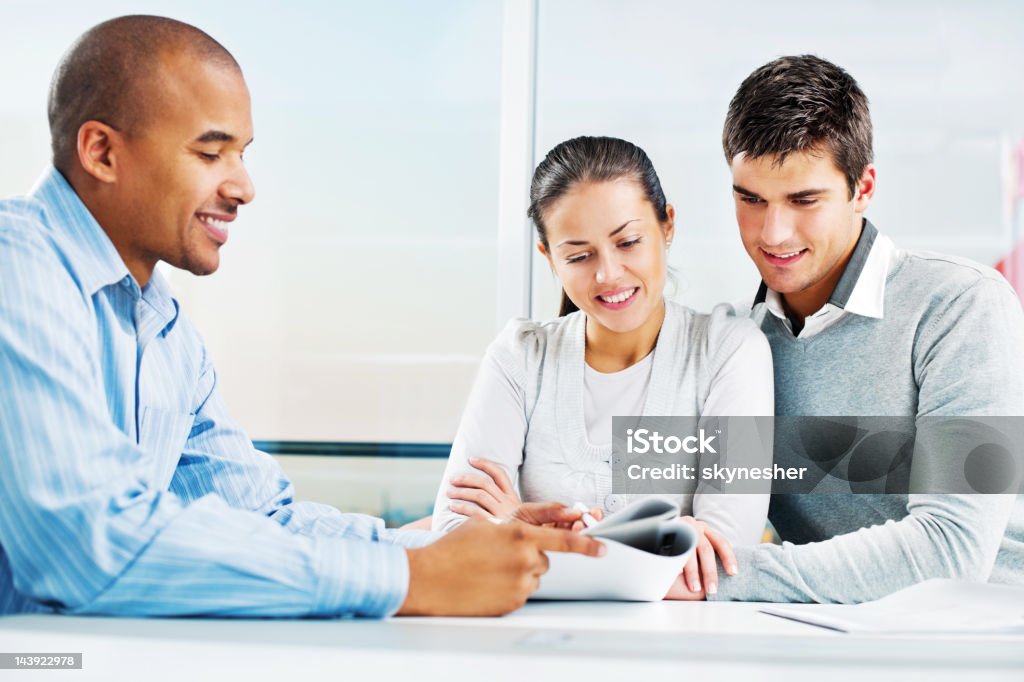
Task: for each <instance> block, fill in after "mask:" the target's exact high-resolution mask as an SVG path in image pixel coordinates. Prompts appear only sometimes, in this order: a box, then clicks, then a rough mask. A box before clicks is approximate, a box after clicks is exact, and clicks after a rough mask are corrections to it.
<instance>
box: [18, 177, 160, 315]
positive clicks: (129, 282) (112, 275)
mask: <svg viewBox="0 0 1024 682" xmlns="http://www.w3.org/2000/svg"><path fill="white" fill-rule="evenodd" d="M29 196H31V197H32V198H34V199H36V200H37V201H39V202H40V203H42V204H43V205H44V206H45V207H46V211H47V214H48V216H49V222H50V225H51V226H52V228H53V230H54V233H55V234H54V237H55V238H56V239H57V240H59V242H60V244H62V245H63V247H64V252H65V260H66V262H67V264H68V269H69V270H70V271H71V273H72V275H74V277H75V278H76V279H77V280H78V282H79V283H80V284H81V286H82V289H83V291H85V293H86V294H88V295H89V296H92V295H93V294H95V293H96V292H97V291H99V290H100V289H102V288H104V287H106V286H110V285H112V284H118V283H122V284H123V286H125V287H126V288H128V289H129V290H130V291H131V292H132V293H133V294H134V296H135V297H136V298H141V299H143V300H144V301H146V302H147V303H148V304H149V305H150V306H151V307H152V308H153V309H154V310H155V311H157V313H158V314H159V315H160V316H161V317H162V318H163V321H164V325H163V328H164V329H168V328H169V327H170V326H171V325H173V324H174V322H175V320H176V319H177V316H178V302H177V301H176V300H175V299H174V297H173V295H172V292H171V289H170V286H169V285H168V284H167V282H166V280H165V279H164V278H163V276H162V275H161V274H160V273H159V272H157V271H156V270H154V271H153V276H152V277H151V278H150V280H149V282H148V283H147V285H146V287H145V288H140V287H139V285H138V283H137V282H136V281H135V278H134V277H132V276H131V273H130V272H129V271H128V266H127V265H125V263H124V261H123V260H121V255H120V254H119V253H118V252H117V249H116V248H114V243H113V242H111V241H110V237H108V236H107V233H106V232H104V230H103V228H102V227H100V224H99V223H98V222H96V218H95V217H93V215H92V213H90V212H89V209H88V208H86V206H85V204H84V203H82V200H81V198H79V196H78V194H77V193H76V192H75V190H74V188H73V187H72V186H71V184H70V183H69V182H68V181H67V179H66V178H65V177H64V176H63V175H62V174H61V172H60V171H58V170H57V169H56V168H54V167H53V166H50V167H49V168H47V169H46V171H45V172H44V173H43V175H42V177H40V178H39V180H38V181H37V182H36V184H35V186H34V187H33V188H32V190H31V191H30V192H29Z"/></svg>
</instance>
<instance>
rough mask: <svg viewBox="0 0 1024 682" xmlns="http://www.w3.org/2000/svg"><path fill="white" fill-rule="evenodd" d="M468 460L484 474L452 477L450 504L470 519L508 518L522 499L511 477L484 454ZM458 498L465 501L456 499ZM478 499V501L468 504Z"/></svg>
mask: <svg viewBox="0 0 1024 682" xmlns="http://www.w3.org/2000/svg"><path fill="white" fill-rule="evenodd" d="M469 463H470V464H471V465H472V466H473V467H474V468H475V469H478V470H480V471H482V472H484V474H486V476H484V475H481V474H461V475H459V476H455V477H453V478H452V480H451V485H452V487H451V488H449V489H448V498H449V499H450V500H452V502H451V503H450V504H449V505H448V508H449V509H451V510H452V511H453V512H455V513H456V514H462V515H463V516H468V517H469V518H471V519H472V518H489V517H494V518H498V519H506V518H509V517H511V516H513V515H514V514H515V513H516V510H517V509H519V505H520V504H522V502H521V501H520V499H519V495H517V494H516V489H515V487H514V486H513V485H512V481H510V480H509V478H508V474H507V473H505V468H504V467H503V466H501V465H500V464H498V463H497V462H492V461H491V460H489V459H483V458H481V457H470V458H469ZM456 500H463V501H461V502H457V501H456ZM469 502H475V503H476V504H467V503H469Z"/></svg>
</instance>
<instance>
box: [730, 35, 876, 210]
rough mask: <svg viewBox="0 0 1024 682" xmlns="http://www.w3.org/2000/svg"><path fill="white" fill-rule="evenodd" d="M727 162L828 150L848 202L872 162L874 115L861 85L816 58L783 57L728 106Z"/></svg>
mask: <svg viewBox="0 0 1024 682" xmlns="http://www.w3.org/2000/svg"><path fill="white" fill-rule="evenodd" d="M722 148H723V149H724V151H725V158H726V161H728V162H729V163H732V160H733V159H734V158H735V157H736V155H737V154H740V153H743V154H745V155H746V156H747V157H749V158H752V159H756V158H760V157H764V156H776V157H777V158H776V163H777V164H780V165H781V164H782V163H783V162H784V161H785V159H786V156H787V155H788V154H792V153H794V152H812V153H813V152H815V151H825V152H830V153H831V154H832V158H833V160H834V161H835V164H836V166H837V167H838V168H839V170H840V171H842V173H843V175H844V176H845V177H846V184H847V186H848V187H849V190H850V198H851V199H852V198H853V196H854V195H855V194H856V191H857V183H858V182H859V180H860V178H861V175H862V174H863V173H864V169H865V168H866V167H867V166H868V164H870V163H871V161H872V158H873V152H872V148H871V114H870V112H869V111H868V98H867V97H866V96H865V95H864V92H863V91H862V90H861V89H860V86H858V85H857V81H855V80H854V79H853V77H852V76H851V75H850V74H848V73H847V72H846V71H844V70H843V69H841V68H839V67H838V66H836V65H835V64H833V63H831V62H829V61H826V60H824V59H821V58H820V57H815V56H813V55H801V56H798V57H792V56H791V57H780V58H778V59H776V60H775V61H772V62H769V63H767V64H765V65H764V66H762V67H761V68H759V69H757V70H756V71H754V72H753V73H752V74H750V75H749V76H747V78H746V80H744V81H743V83H741V84H740V87H739V89H738V90H737V91H736V95H735V96H734V97H733V98H732V101H731V102H730V103H729V113H728V114H727V115H726V117H725V129H724V130H723V131H722Z"/></svg>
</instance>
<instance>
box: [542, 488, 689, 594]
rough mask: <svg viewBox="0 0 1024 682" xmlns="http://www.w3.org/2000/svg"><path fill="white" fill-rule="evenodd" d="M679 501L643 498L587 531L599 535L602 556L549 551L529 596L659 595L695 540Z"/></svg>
mask: <svg viewBox="0 0 1024 682" xmlns="http://www.w3.org/2000/svg"><path fill="white" fill-rule="evenodd" d="M678 517H679V507H678V506H677V505H676V504H675V503H673V502H671V501H668V500H666V499H664V498H658V497H650V498H645V499H641V500H639V501H637V502H635V503H633V504H631V505H629V506H627V507H626V508H625V509H623V510H622V511H621V512H619V513H617V514H613V515H611V516H609V517H608V518H606V519H604V520H603V521H601V522H600V523H598V524H597V525H595V526H593V527H591V528H588V529H586V530H585V531H583V532H584V533H586V534H587V535H593V536H594V537H597V538H601V540H602V541H603V542H604V544H605V546H606V547H607V548H608V553H607V554H605V556H603V557H599V558H595V557H587V556H583V555H580V554H565V553H562V552H548V559H549V560H550V562H551V564H550V567H549V569H548V572H547V573H545V574H544V575H543V576H541V580H540V588H539V589H538V590H537V592H535V593H534V594H533V596H532V597H531V599H574V600H580V599H588V600H604V599H610V600H617V601H658V600H660V599H662V598H664V596H665V593H666V592H668V588H669V587H671V586H672V582H673V581H674V580H675V579H676V576H677V575H679V573H680V572H681V571H682V570H683V566H685V565H686V562H687V560H688V559H689V558H690V554H691V553H692V552H693V550H694V547H695V545H696V539H697V535H696V532H695V531H694V530H693V528H692V527H691V526H690V525H688V524H686V523H684V522H682V521H680V520H679V518H678Z"/></svg>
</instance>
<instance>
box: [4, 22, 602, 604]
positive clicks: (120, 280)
mask: <svg viewBox="0 0 1024 682" xmlns="http://www.w3.org/2000/svg"><path fill="white" fill-rule="evenodd" d="M49 117H50V128H51V134H52V141H53V161H54V166H53V167H52V168H50V169H49V170H48V171H47V172H46V173H45V174H44V175H43V177H42V178H41V179H40V181H39V183H38V184H37V185H36V187H35V188H34V189H33V190H32V192H31V193H30V194H29V196H28V197H25V198H21V199H12V200H8V201H3V202H0V292H2V297H0V351H2V354H0V383H2V385H3V391H2V392H0V499H2V500H3V504H2V505H0V614H3V613H23V612H37V611H59V612H68V613H95V614H116V615H185V614H190V615H197V614H198V615H203V614H208V615H230V616H302V615H346V614H354V615H364V616H385V615H390V614H393V613H396V612H399V613H420V614H459V613H467V614H481V615H484V614H499V613H503V612H506V611H509V610H511V609H513V608H516V607H517V606H518V605H520V604H521V603H522V602H523V601H524V600H525V598H526V597H527V596H528V595H529V594H530V593H531V592H532V591H533V589H535V588H536V585H537V582H538V579H539V575H540V574H541V573H543V571H544V570H546V567H547V559H546V557H545V555H544V553H543V551H544V550H561V551H576V552H582V553H587V554H591V555H598V554H600V553H601V552H602V550H603V548H602V547H601V545H600V544H599V543H597V542H595V541H593V540H591V539H589V538H586V537H584V536H582V535H579V534H574V533H571V532H569V531H567V530H557V529H549V528H539V527H536V526H535V525H529V524H526V523H522V522H520V521H513V522H511V523H507V524H503V525H493V524H488V523H483V524H467V528H466V530H465V531H464V532H457V533H452V534H451V535H449V536H446V537H444V538H442V539H440V540H438V541H437V542H435V543H433V544H429V543H431V541H433V540H434V539H435V536H433V535H431V534H429V533H401V532H394V531H389V530H386V529H385V528H384V527H383V524H382V523H381V521H380V520H378V519H373V518H370V517H366V516H362V515H355V514H341V513H340V512H338V511H337V510H335V509H333V508H330V507H326V506H323V505H318V504H313V503H307V502H296V501H293V500H292V486H291V484H290V483H289V481H288V480H287V479H286V478H285V476H284V475H283V473H282V472H281V470H280V468H279V467H278V466H277V464H276V463H275V462H274V460H273V459H272V458H271V457H269V456H268V455H265V454H264V453H261V452H258V451H256V450H254V449H253V447H252V443H251V442H250V440H249V439H248V438H247V437H246V436H245V434H244V433H242V431H241V430H240V429H239V428H238V426H237V425H236V424H235V423H234V422H232V420H231V419H230V418H229V417H228V415H227V412H226V410H225V406H224V404H223V402H222V400H221V397H220V394H219V391H218V389H217V379H216V373H215V371H214V368H213V365H212V364H211V361H210V358H209V357H208V355H207V353H206V350H205V348H204V346H203V343H202V341H201V339H200V337H199V335H198V334H197V332H196V330H195V329H194V328H193V327H192V326H191V324H190V323H189V322H188V320H186V319H185V318H184V316H183V315H182V314H181V313H180V311H179V309H178V303H177V301H176V300H175V299H174V298H173V296H172V294H171V292H170V290H169V289H168V286H167V284H166V283H165V282H164V280H163V279H162V278H161V276H160V274H159V273H156V272H154V267H155V266H156V263H157V262H158V261H165V262H167V263H170V264H171V265H174V266H176V267H180V268H184V269H186V270H189V271H191V272H193V273H196V274H208V273H211V272H213V271H214V270H216V269H217V266H218V264H219V249H220V247H221V246H222V245H223V244H224V243H225V241H226V240H227V237H228V229H229V224H230V223H231V222H232V221H233V220H234V219H235V217H236V215H237V212H238V207H239V206H241V205H243V204H245V203H248V202H249V201H251V200H252V199H253V195H254V190H253V186H252V183H251V182H250V180H249V177H248V175H247V173H246V171H245V168H244V166H243V162H242V154H243V151H244V150H245V148H246V146H247V145H248V144H249V142H251V140H252V122H251V117H250V110H249V94H248V90H247V89H246V85H245V81H244V79H243V78H242V74H241V71H240V69H239V67H238V65H237V63H236V62H235V61H234V59H233V58H232V57H231V55H230V54H229V53H228V52H227V51H226V50H225V49H224V48H223V47H222V46H221V45H220V44H218V43H217V42H216V41H214V40H213V39H212V38H210V37H209V36H207V35H206V34H205V33H203V32H201V31H199V30H198V29H196V28H194V27H191V26H188V25H186V24H182V23H180V22H176V21H173V20H170V19H162V18H158V17H141V16H136V17H122V18H120V19H115V20H112V21H109V22H105V23H103V24H100V25H99V26H96V27H94V28H93V29H91V30H90V31H88V32H87V33H86V34H84V35H83V36H82V37H81V38H80V39H79V40H78V41H77V42H76V43H75V44H74V45H73V46H72V48H71V50H70V51H69V52H68V54H67V55H66V56H65V57H64V59H63V61H62V62H61V64H60V66H59V67H58V69H57V72H56V74H55V76H54V80H53V84H52V87H51V93H50V102H49ZM578 517H579V514H578V513H575V512H570V511H568V510H565V509H560V508H558V507H556V506H546V507H534V508H531V509H524V510H522V518H523V520H526V521H530V522H531V523H534V524H538V523H541V522H545V521H556V522H561V523H562V524H565V523H567V522H571V521H572V520H574V519H575V518H578Z"/></svg>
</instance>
